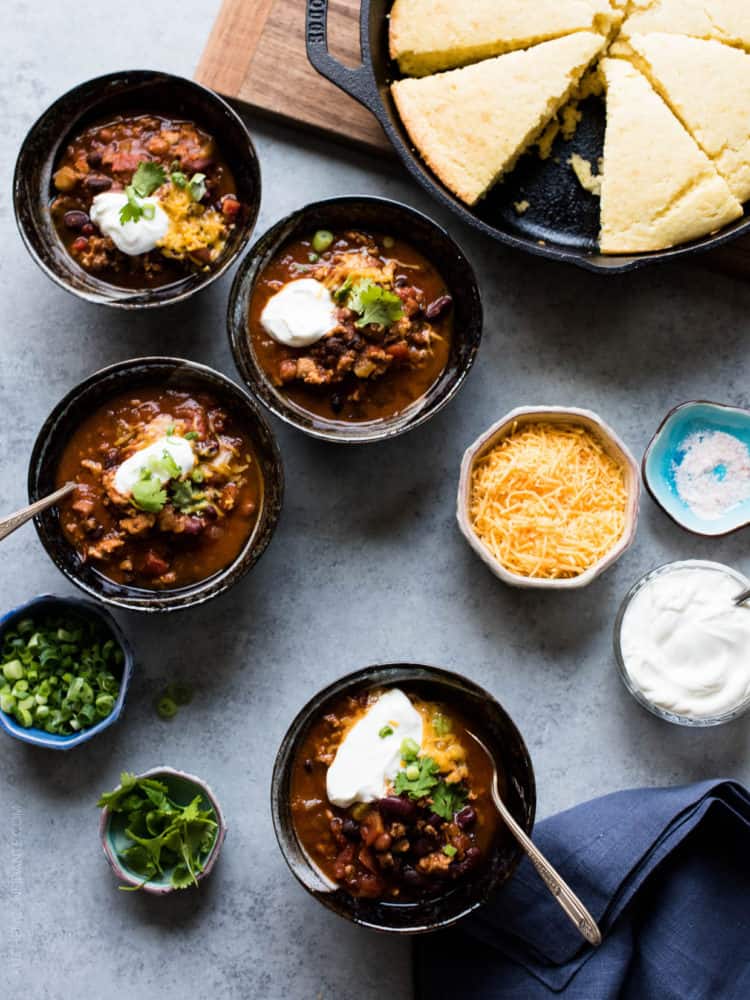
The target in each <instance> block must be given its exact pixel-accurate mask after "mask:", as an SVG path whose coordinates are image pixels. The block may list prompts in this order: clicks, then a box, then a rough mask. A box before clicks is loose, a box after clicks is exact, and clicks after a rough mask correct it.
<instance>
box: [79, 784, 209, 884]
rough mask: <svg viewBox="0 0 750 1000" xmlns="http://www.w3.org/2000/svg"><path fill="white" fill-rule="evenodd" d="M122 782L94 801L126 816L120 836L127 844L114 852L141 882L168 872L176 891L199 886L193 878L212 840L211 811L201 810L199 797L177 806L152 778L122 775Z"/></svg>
mask: <svg viewBox="0 0 750 1000" xmlns="http://www.w3.org/2000/svg"><path fill="white" fill-rule="evenodd" d="M121 784H122V787H121V788H118V789H115V791H113V792H107V793H105V794H104V795H102V796H101V798H100V799H99V802H98V805H99V806H100V807H102V808H104V807H106V808H108V809H109V811H110V812H111V813H119V814H122V815H123V816H124V817H125V829H124V835H125V837H126V838H127V839H128V840H130V841H131V843H130V844H129V845H128V846H127V847H124V848H122V849H119V850H118V852H117V853H118V855H119V857H120V858H121V860H122V861H123V862H124V863H125V864H126V865H127V867H128V868H129V869H130V870H131V871H132V872H134V873H135V874H136V875H138V876H140V877H142V878H143V879H144V881H148V880H149V879H151V878H153V877H154V876H156V875H157V874H164V873H165V872H167V871H169V869H171V874H170V882H171V884H172V886H173V887H174V888H175V889H185V888H187V887H188V886H189V885H197V884H198V879H197V875H198V874H199V873H200V872H201V871H203V866H204V861H205V858H206V855H207V854H208V853H209V852H210V850H211V848H212V847H213V845H214V842H215V840H216V832H217V829H218V826H217V822H216V816H215V813H214V811H213V809H212V808H210V807H209V808H208V809H202V808H201V805H202V804H203V798H202V796H201V795H197V796H196V797H195V798H194V799H193V800H192V802H190V803H189V804H188V805H186V806H183V805H180V804H179V803H177V802H175V801H174V800H173V799H172V798H170V795H169V789H168V787H167V786H166V785H164V784H162V782H159V781H155V780H154V779H152V778H136V777H135V775H132V774H127V773H126V774H123V775H122V778H121ZM123 888H126V887H123ZM138 888H140V886H139V887H138Z"/></svg>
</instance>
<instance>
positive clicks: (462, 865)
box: [450, 847, 482, 878]
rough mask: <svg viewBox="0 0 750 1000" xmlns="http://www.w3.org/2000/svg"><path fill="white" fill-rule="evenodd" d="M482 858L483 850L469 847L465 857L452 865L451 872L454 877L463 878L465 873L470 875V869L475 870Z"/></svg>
mask: <svg viewBox="0 0 750 1000" xmlns="http://www.w3.org/2000/svg"><path fill="white" fill-rule="evenodd" d="M481 860H482V852H481V851H480V850H479V848H478V847H469V848H468V849H467V851H466V854H464V856H463V859H462V860H461V861H459V862H457V863H456V864H453V865H451V867H450V873H451V875H452V876H453V878H462V877H463V876H464V875H468V874H469V872H470V871H473V870H474V869H475V868H476V866H477V865H478V864H479V862H480V861H481Z"/></svg>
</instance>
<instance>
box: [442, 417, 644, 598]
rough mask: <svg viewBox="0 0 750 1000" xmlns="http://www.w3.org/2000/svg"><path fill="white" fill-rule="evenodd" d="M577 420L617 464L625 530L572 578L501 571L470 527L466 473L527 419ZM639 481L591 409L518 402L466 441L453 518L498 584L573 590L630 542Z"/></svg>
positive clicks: (629, 459)
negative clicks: (624, 493)
mask: <svg viewBox="0 0 750 1000" xmlns="http://www.w3.org/2000/svg"><path fill="white" fill-rule="evenodd" d="M541 422H544V423H550V424H578V425H579V426H581V427H585V428H586V430H588V431H591V432H592V433H593V434H594V436H595V437H596V438H597V439H598V440H599V442H600V443H601V445H602V447H603V448H604V450H605V451H606V452H607V454H608V455H611V456H612V458H614V459H615V461H617V462H619V463H620V464H621V465H622V467H623V470H624V473H625V489H626V491H627V507H626V509H625V529H624V531H623V533H622V535H621V536H620V538H619V540H618V541H617V542H616V543H615V544H614V545H613V546H612V548H611V549H610V550H609V552H607V554H606V555H604V556H602V558H601V559H599V561H598V562H595V563H594V565H593V566H589V568H588V569H587V570H585V571H584V572H583V573H581V574H579V575H578V576H574V577H570V578H568V579H562V580H550V579H542V578H540V579H536V578H534V577H530V576H521V575H520V574H518V573H511V572H510V570H507V569H506V568H505V567H504V566H503V565H502V564H501V563H500V562H499V561H498V560H497V559H496V558H495V557H494V556H493V555H492V554H491V552H490V551H489V550H488V549H487V548H486V547H485V546H484V544H483V543H482V542H481V541H480V539H479V538H478V537H477V535H476V533H475V532H474V529H473V528H472V526H471V518H470V515H469V506H470V500H471V474H472V471H473V469H474V465H475V463H476V462H477V461H478V460H479V459H480V458H482V457H483V456H484V455H485V454H486V453H487V452H488V451H490V450H491V449H492V448H493V447H494V446H495V445H496V444H497V443H498V442H499V441H500V440H502V438H504V437H506V436H507V435H508V434H510V433H511V432H512V431H513V430H514V429H516V430H517V429H518V428H520V427H523V426H524V425H525V424H532V423H534V424H535V423H541ZM640 490H641V480H640V472H639V469H638V464H637V462H636V461H635V459H634V458H633V456H632V454H631V453H630V450H629V449H628V447H627V445H626V444H625V443H624V442H623V441H622V439H621V438H620V437H619V436H618V435H617V434H616V433H615V432H614V431H613V430H612V428H611V427H610V426H609V425H608V424H606V423H605V422H604V421H603V420H602V418H601V417H600V416H599V415H598V414H596V413H594V412H593V411H592V410H584V409H579V408H578V407H575V406H518V407H516V409H514V410H511V411H510V413H506V415H505V416H504V417H502V419H500V420H498V421H497V423H494V424H493V425H492V426H491V427H489V428H488V429H487V430H486V431H485V432H484V434H481V435H480V436H479V437H478V438H477V439H476V441H475V442H474V443H473V444H471V445H469V447H468V448H467V449H466V451H465V452H464V457H463V460H462V461H461V478H460V481H459V485H458V502H457V508H456V517H457V519H458V526H459V528H460V529H461V533H462V534H463V536H464V538H465V539H466V541H467V542H468V543H469V545H470V546H471V547H472V549H474V551H475V552H476V554H477V555H478V556H479V558H480V559H481V560H482V562H483V563H485V565H486V566H488V567H489V569H490V570H491V571H492V572H493V573H494V574H495V576H496V577H498V579H500V580H502V581H503V583H507V584H509V585H510V586H511V587H526V588H535V589H540V590H574V589H577V588H579V587H585V586H587V585H588V584H589V583H591V581H592V580H595V579H596V577H597V576H599V574H600V573H603V572H604V570H605V569H607V568H608V567H609V566H611V565H612V564H613V563H614V562H616V561H617V560H618V559H619V558H620V556H621V555H622V554H623V552H625V551H626V550H627V549H628V548H630V546H631V545H632V544H633V541H634V540H635V533H636V528H637V525H638V508H639V503H640Z"/></svg>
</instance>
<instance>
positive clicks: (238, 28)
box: [195, 0, 750, 280]
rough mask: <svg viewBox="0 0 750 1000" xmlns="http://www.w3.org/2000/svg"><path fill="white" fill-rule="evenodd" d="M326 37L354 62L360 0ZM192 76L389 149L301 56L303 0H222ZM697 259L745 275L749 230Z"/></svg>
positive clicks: (305, 122)
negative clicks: (743, 235)
mask: <svg viewBox="0 0 750 1000" xmlns="http://www.w3.org/2000/svg"><path fill="white" fill-rule="evenodd" d="M328 38H329V46H330V49H331V53H332V54H333V55H334V56H335V57H336V58H337V59H340V60H341V61H342V62H344V63H346V64H347V65H349V66H356V65H358V64H359V61H360V58H359V0H330V3H329V26H328ZM195 76H196V79H197V80H198V82H199V83H202V84H204V85H205V86H206V87H211V88H212V89H213V90H216V91H218V93H220V94H223V95H224V96H225V97H229V98H232V99H234V100H238V101H241V102H242V103H243V104H246V105H247V106H248V107H250V108H252V109H253V110H255V111H259V112H261V113H263V114H268V115H271V116H273V117H277V118H283V119H285V120H287V121H289V122H291V123H293V124H295V125H300V126H304V127H306V128H311V129H314V130H315V131H318V132H323V133H325V134H327V135H329V136H331V137H334V138H336V139H338V140H340V141H347V142H353V143H355V144H356V145H358V146H363V147H365V148H366V149H368V150H369V151H371V152H376V153H378V154H380V155H393V151H392V149H391V146H390V144H389V143H388V140H387V139H386V138H385V135H384V134H383V131H382V129H381V128H380V125H378V123H377V122H376V121H375V119H374V118H373V116H372V115H371V114H370V112H369V111H366V110H365V109H364V108H363V107H361V105H359V104H358V103H357V102H356V101H354V100H353V99H352V98H351V97H349V96H348V95H347V94H345V93H344V92H343V91H341V90H339V88H338V87H334V85H333V84H332V83H329V82H328V80H325V79H324V78H323V77H322V76H320V75H319V74H318V73H317V72H316V71H315V70H314V69H313V68H312V66H311V65H310V63H309V62H308V61H307V53H306V51H305V3H304V0H223V3H222V6H221V10H220V11H219V15H218V17H217V18H216V22H215V23H214V26H213V29H212V31H211V34H210V36H209V39H208V42H207V44H206V47H205V49H204V50H203V55H202V56H201V60H200V63H199V65H198V69H197V71H196V74H195ZM699 259H700V260H702V261H704V262H705V264H706V265H707V266H708V267H710V268H712V269H713V270H717V271H723V272H724V273H726V274H731V275H733V276H735V277H740V278H745V279H746V280H750V237H743V238H742V239H739V240H734V241H733V242H732V243H730V244H728V246H726V247H722V248H719V249H718V250H712V251H711V252H710V253H708V254H704V255H702V256H701V257H700V258H699Z"/></svg>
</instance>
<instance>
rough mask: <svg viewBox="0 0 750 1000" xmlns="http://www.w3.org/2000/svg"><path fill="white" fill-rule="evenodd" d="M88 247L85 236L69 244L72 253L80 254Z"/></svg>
mask: <svg viewBox="0 0 750 1000" xmlns="http://www.w3.org/2000/svg"><path fill="white" fill-rule="evenodd" d="M88 245H89V241H88V239H87V238H86V237H85V236H79V237H78V239H76V240H73V242H72V243H71V244H70V249H71V250H72V251H73V252H74V253H82V252H83V251H84V250H85V249H86V247H87V246H88Z"/></svg>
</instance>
